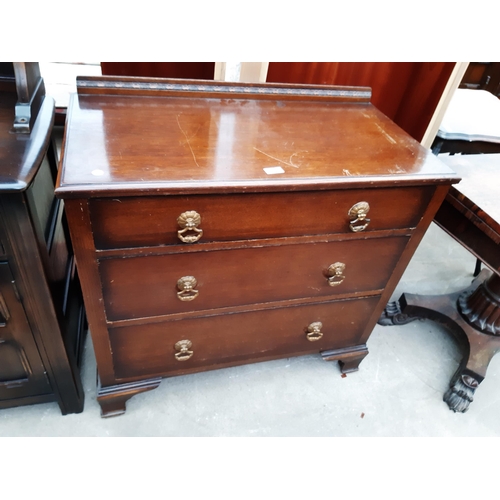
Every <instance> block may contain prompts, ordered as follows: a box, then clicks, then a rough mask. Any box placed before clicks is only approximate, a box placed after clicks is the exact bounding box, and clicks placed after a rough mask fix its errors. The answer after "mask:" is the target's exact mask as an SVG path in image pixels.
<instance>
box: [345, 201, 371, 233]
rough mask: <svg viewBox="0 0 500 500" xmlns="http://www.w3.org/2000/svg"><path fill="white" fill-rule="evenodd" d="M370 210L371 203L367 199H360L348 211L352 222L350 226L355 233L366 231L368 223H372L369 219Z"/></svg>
mask: <svg viewBox="0 0 500 500" xmlns="http://www.w3.org/2000/svg"><path fill="white" fill-rule="evenodd" d="M369 211H370V205H369V204H368V203H367V202H366V201H360V202H359V203H356V205H353V206H352V207H351V208H350V209H349V212H348V215H349V218H350V219H351V222H350V224H349V227H350V228H351V231H352V232H354V233H359V232H361V231H364V230H365V229H366V228H367V227H368V224H370V219H367V217H366V216H367V215H368V212H369Z"/></svg>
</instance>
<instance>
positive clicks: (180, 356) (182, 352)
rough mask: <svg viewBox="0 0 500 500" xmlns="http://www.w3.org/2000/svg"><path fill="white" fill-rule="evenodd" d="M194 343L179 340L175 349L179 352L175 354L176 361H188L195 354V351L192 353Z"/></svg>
mask: <svg viewBox="0 0 500 500" xmlns="http://www.w3.org/2000/svg"><path fill="white" fill-rule="evenodd" d="M192 346H193V343H192V342H191V341H190V340H179V342H176V344H175V348H176V349H177V350H178V351H179V352H176V353H175V359H176V360H177V361H187V360H188V359H189V358H190V357H191V356H192V355H193V354H194V352H193V351H190V350H189V349H191V347H192Z"/></svg>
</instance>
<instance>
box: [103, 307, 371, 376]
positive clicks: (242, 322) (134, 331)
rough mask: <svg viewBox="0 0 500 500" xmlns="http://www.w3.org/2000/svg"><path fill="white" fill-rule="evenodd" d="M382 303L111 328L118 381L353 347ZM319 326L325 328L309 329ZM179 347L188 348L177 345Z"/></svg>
mask: <svg viewBox="0 0 500 500" xmlns="http://www.w3.org/2000/svg"><path fill="white" fill-rule="evenodd" d="M378 300H379V297H370V298H366V299H356V300H343V301H332V302H324V303H321V304H314V305H309V306H297V307H286V308H280V309H272V310H267V311H259V312H244V313H238V314H227V315H222V316H213V317H207V318H196V319H183V320H179V321H165V322H162V323H155V324H149V325H142V326H127V327H119V328H111V329H110V331H109V335H110V342H111V349H112V352H113V364H114V367H115V376H116V377H117V378H129V377H138V376H156V375H169V374H170V375H175V374H180V373H188V372H190V371H200V370H201V369H205V368H207V369H208V368H217V365H218V364H223V363H235V364H238V363H241V364H242V363H245V362H250V361H258V360H259V358H260V359H262V358H272V357H276V358H277V357H283V356H287V355H295V354H307V353H313V352H319V351H323V350H328V349H337V348H340V347H348V346H354V345H356V343H357V341H358V339H359V338H360V336H361V334H362V332H363V329H364V327H365V325H366V322H367V320H368V318H369V317H370V314H371V313H372V311H373V308H374V307H375V306H376V304H377V302H378ZM318 322H319V323H321V326H320V325H313V326H311V325H312V324H313V323H318ZM318 331H319V332H320V333H322V334H323V335H322V337H321V338H319V339H318V340H315V341H311V340H309V339H308V334H309V336H312V338H314V337H317V336H319V334H318V333H317V332H318ZM181 341H189V343H187V342H184V343H183V344H178V342H181ZM176 344H177V347H176ZM191 352H192V355H190V353H191ZM176 355H177V356H176ZM178 358H180V360H179V359H178ZM186 358H187V359H186Z"/></svg>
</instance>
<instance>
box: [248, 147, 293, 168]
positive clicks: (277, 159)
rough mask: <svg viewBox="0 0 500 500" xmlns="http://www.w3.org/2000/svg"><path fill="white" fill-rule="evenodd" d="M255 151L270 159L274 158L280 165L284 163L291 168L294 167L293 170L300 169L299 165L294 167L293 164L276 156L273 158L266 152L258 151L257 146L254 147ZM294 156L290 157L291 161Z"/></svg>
mask: <svg viewBox="0 0 500 500" xmlns="http://www.w3.org/2000/svg"><path fill="white" fill-rule="evenodd" d="M254 149H255V151H258V152H259V153H261V154H263V155H266V156H268V157H269V158H272V159H273V160H276V161H279V162H280V163H283V164H284V165H288V166H289V167H293V168H299V167H298V166H297V165H294V164H293V163H288V162H287V161H283V160H280V159H279V158H276V157H275V156H272V155H270V154H267V153H264V151H261V150H260V149H257V148H256V147H255V146H254ZM292 156H293V155H292ZM292 156H290V160H291V158H292Z"/></svg>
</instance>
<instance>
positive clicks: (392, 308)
mask: <svg viewBox="0 0 500 500" xmlns="http://www.w3.org/2000/svg"><path fill="white" fill-rule="evenodd" d="M417 319H418V318H417V317H415V316H409V315H408V314H403V313H402V312H401V305H400V303H399V300H395V301H394V302H389V303H388V304H387V306H386V307H385V309H384V311H383V312H382V314H381V316H380V318H379V320H378V321H377V323H378V324H379V325H382V326H393V325H406V324H407V323H411V322H412V321H415V320H417Z"/></svg>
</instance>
